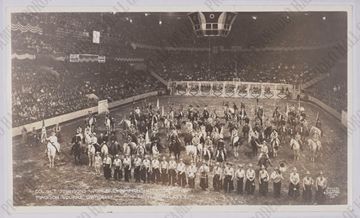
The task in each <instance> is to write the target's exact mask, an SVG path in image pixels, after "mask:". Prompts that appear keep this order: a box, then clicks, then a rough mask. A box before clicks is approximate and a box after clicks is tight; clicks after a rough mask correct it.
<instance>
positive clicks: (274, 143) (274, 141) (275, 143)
mask: <svg viewBox="0 0 360 218" xmlns="http://www.w3.org/2000/svg"><path fill="white" fill-rule="evenodd" d="M278 136H279V135H278V133H277V132H276V130H275V129H274V130H273V132H272V133H271V135H270V153H271V154H272V156H273V157H277V154H278V150H279V147H280V140H279V137H278Z"/></svg>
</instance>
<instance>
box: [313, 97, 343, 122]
mask: <svg viewBox="0 0 360 218" xmlns="http://www.w3.org/2000/svg"><path fill="white" fill-rule="evenodd" d="M308 100H309V101H311V102H313V103H315V104H316V105H318V106H319V107H321V108H322V109H324V110H325V111H327V112H328V113H330V114H331V115H333V116H334V117H336V118H337V119H338V120H340V121H342V119H343V117H342V114H341V113H340V112H338V111H337V110H335V109H334V108H332V107H330V106H328V105H327V104H325V103H324V102H322V101H320V100H319V99H317V98H314V97H312V96H308Z"/></svg>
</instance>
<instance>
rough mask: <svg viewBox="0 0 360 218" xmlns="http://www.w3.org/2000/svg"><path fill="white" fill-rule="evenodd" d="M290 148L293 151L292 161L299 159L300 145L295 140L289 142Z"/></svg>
mask: <svg viewBox="0 0 360 218" xmlns="http://www.w3.org/2000/svg"><path fill="white" fill-rule="evenodd" d="M290 147H291V149H292V150H293V155H294V160H295V161H296V160H299V159H300V143H299V141H298V140H296V139H291V140H290Z"/></svg>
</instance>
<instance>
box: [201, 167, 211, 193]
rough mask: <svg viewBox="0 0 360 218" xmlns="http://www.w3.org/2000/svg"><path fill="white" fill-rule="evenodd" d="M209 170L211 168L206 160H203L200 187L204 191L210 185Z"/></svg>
mask: <svg viewBox="0 0 360 218" xmlns="http://www.w3.org/2000/svg"><path fill="white" fill-rule="evenodd" d="M209 171H210V169H209V167H208V166H207V165H206V161H203V164H202V165H201V167H200V168H199V173H200V187H201V188H202V190H204V191H205V190H206V189H207V188H208V187H209V181H208V174H209Z"/></svg>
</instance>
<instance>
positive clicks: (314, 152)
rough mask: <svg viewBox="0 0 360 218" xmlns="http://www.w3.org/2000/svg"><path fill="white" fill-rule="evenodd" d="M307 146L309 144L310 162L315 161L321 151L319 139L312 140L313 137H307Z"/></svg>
mask: <svg viewBox="0 0 360 218" xmlns="http://www.w3.org/2000/svg"><path fill="white" fill-rule="evenodd" d="M307 142H308V146H309V150H310V160H311V161H312V162H315V159H316V157H318V156H320V155H321V153H320V151H321V149H322V145H321V142H320V140H317V141H315V140H313V139H308V141H307Z"/></svg>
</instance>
